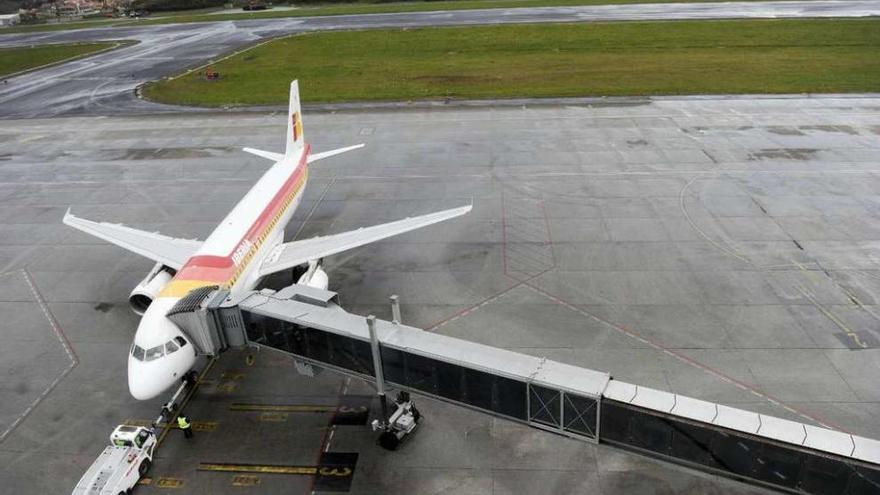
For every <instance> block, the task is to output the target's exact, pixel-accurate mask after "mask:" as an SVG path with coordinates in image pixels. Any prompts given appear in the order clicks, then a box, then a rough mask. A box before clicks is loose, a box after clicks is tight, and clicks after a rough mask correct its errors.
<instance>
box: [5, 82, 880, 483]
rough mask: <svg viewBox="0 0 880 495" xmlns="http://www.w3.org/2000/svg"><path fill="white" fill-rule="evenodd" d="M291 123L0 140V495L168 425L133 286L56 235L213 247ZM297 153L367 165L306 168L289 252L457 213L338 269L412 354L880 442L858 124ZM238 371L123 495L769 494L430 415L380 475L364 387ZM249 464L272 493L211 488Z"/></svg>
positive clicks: (869, 172)
mask: <svg viewBox="0 0 880 495" xmlns="http://www.w3.org/2000/svg"><path fill="white" fill-rule="evenodd" d="M284 125H285V124H284V119H283V118H282V117H280V116H278V115H272V114H269V113H265V114H261V113H206V114H204V115H200V114H185V115H153V116H135V117H122V116H115V117H88V116H83V117H64V118H53V119H29V120H16V121H9V120H8V121H3V122H0V143H2V149H3V153H2V155H0V334H2V335H3V338H4V342H3V345H2V346H0V373H2V376H3V377H4V379H3V380H2V383H0V396H2V398H3V400H2V401H0V484H2V485H0V486H3V487H4V488H3V490H4V491H9V492H10V493H20V494H29V493H35V494H36V493H65V492H67V491H69V490H70V489H71V488H72V487H73V485H74V484H75V483H76V481H77V480H78V479H79V476H80V475H81V474H82V472H83V470H84V469H85V468H86V467H87V466H88V465H89V464H90V463H91V462H92V460H93V459H94V458H95V456H96V455H97V454H98V453H99V452H100V451H101V449H102V448H103V446H104V445H105V443H106V442H107V437H108V435H109V433H110V431H111V430H112V429H113V427H114V426H115V425H117V424H119V423H121V422H126V421H128V422H133V423H137V422H142V421H145V420H149V419H150V418H153V417H155V415H156V413H157V412H158V409H159V407H160V405H161V402H162V400H157V401H149V402H137V401H135V400H133V399H132V398H131V397H129V396H128V393H127V387H126V378H125V370H126V355H127V350H128V347H129V345H130V342H131V339H132V336H133V333H134V329H135V327H136V324H137V316H136V315H134V314H133V313H132V312H131V311H130V310H129V309H128V307H127V303H126V299H127V295H128V293H129V291H130V290H131V289H132V287H134V286H135V285H136V284H137V282H138V281H139V280H140V279H141V278H142V277H143V276H144V275H145V273H146V272H147V271H148V270H149V268H150V266H151V264H150V262H148V261H146V260H144V259H142V258H140V257H138V256H136V255H133V254H129V253H126V252H124V251H122V250H121V249H118V248H116V247H114V246H110V245H107V244H105V243H102V242H101V241H99V240H97V239H94V238H90V237H88V236H86V235H83V234H81V233H79V232H76V231H73V230H71V229H69V228H68V227H65V226H63V225H62V224H61V217H62V215H63V214H64V211H65V210H66V209H67V208H68V206H72V208H73V211H74V212H75V213H76V214H78V215H81V216H83V217H86V218H91V219H95V220H105V221H112V222H123V223H125V224H128V225H131V226H133V227H136V228H142V229H147V230H159V231H161V232H163V233H165V234H168V235H173V236H181V237H193V236H199V237H204V236H205V235H206V234H207V233H209V232H210V231H211V230H212V229H213V227H214V225H215V223H216V222H217V221H218V220H219V219H220V218H222V217H223V215H225V213H226V212H227V211H228V210H229V209H230V208H231V207H232V206H233V205H234V204H235V202H236V201H237V200H238V199H239V198H240V197H241V195H242V194H244V192H245V191H247V190H248V188H249V187H250V185H251V184H252V183H253V182H254V181H255V179H256V178H257V177H258V176H259V175H260V174H261V173H262V172H263V171H264V170H265V169H266V167H267V166H268V163H266V161H265V160H261V159H259V158H256V157H253V156H251V155H247V154H244V153H242V152H240V151H237V149H238V148H239V147H241V146H254V147H257V148H263V149H270V150H272V149H279V148H280V147H282V145H283V143H282V136H283V133H284ZM305 133H306V136H307V139H308V140H309V141H310V142H311V143H312V144H313V146H314V148H315V150H316V151H322V150H326V149H331V148H334V147H338V146H344V145H347V144H353V143H357V142H362V141H363V142H366V143H367V148H365V149H364V150H360V151H358V152H356V153H351V154H348V155H343V156H340V157H337V158H334V159H332V160H326V161H322V162H320V164H319V165H318V166H315V167H314V168H313V170H312V174H311V176H310V183H309V185H308V188H307V192H306V194H307V197H306V201H304V203H303V205H302V206H301V207H300V209H299V211H298V213H297V215H296V216H295V219H294V221H293V222H292V223H291V224H290V225H289V226H288V229H287V237H288V238H292V237H295V236H296V237H298V238H307V237H311V236H314V235H318V234H324V233H333V232H340V231H343V230H348V229H351V228H355V227H358V226H366V225H371V224H374V223H379V222H384V221H390V220H394V219H399V218H403V217H406V216H409V215H414V214H420V213H426V212H429V211H434V210H436V209H441V208H444V207H450V206H455V205H459V204H461V203H462V202H468V201H470V200H471V199H473V202H474V211H473V212H472V213H470V214H469V215H467V216H466V217H463V218H461V219H457V220H455V221H453V222H447V223H445V224H441V225H437V226H433V227H431V228H428V229H424V230H421V231H418V232H414V233H411V234H407V235H406V236H401V237H399V238H395V239H390V240H388V241H385V242H381V243H378V244H374V245H371V246H367V247H364V248H362V249H358V250H355V251H353V252H350V253H346V254H343V255H339V256H335V257H332V258H330V259H328V260H327V268H328V272H329V274H330V280H331V282H330V283H331V289H333V290H336V291H338V292H339V294H340V297H341V301H342V304H343V306H344V307H346V308H347V309H348V310H350V311H353V312H356V313H360V314H367V313H374V314H377V315H380V316H382V317H386V318H387V317H388V315H389V313H390V308H389V307H388V305H387V297H388V296H389V295H391V294H395V293H396V294H399V295H400V296H401V300H402V310H403V319H404V321H405V322H407V323H408V324H411V325H415V326H419V327H422V328H425V329H426V330H428V331H432V332H438V333H442V334H446V335H452V336H456V337H460V338H464V339H468V340H473V341H477V342H481V343H487V344H490V345H495V346H500V347H505V348H510V349H516V350H518V351H520V352H525V353H529V354H533V355H537V356H547V357H548V358H551V359H555V360H558V361H563V362H567V363H572V364H575V365H580V366H585V367H588V368H592V369H597V370H603V371H608V372H610V373H611V374H612V375H613V376H614V377H616V378H618V379H621V380H625V381H628V382H632V383H637V384H641V385H645V386H649V387H653V388H657V389H662V390H668V391H672V392H678V393H682V394H685V395H688V396H692V397H697V398H701V399H705V400H710V401H714V402H719V403H722V404H728V405H733V406H736V407H740V408H744V409H750V410H754V411H757V412H761V413H766V414H771V415H774V416H779V417H784V418H790V419H794V420H797V421H802V422H806V423H810V424H826V425H830V426H832V427H835V428H839V429H842V430H845V431H849V432H852V433H855V434H859V435H863V436H867V437H872V438H878V437H880V420H878V418H877V415H876V414H875V413H876V411H877V408H878V401H880V387H878V385H877V380H876V376H877V374H878V371H880V354H878V352H880V351H878V349H877V347H878V345H880V317H878V315H880V308H878V305H877V301H878V298H880V224H878V222H877V218H878V213H880V196H878V193H877V191H878V190H880V170H878V163H880V100H878V99H877V98H876V97H870V96H862V97H812V98H796V97H788V98H773V97H762V98H749V97H741V98H711V97H704V98H698V99H657V100H645V101H643V102H641V103H639V104H631V105H594V106H591V105H578V106H574V105H572V106H543V107H539V108H522V107H519V108H513V107H509V108H492V109H471V108H458V109H420V110H408V111H400V110H394V109H385V110H373V111H370V112H365V111H359V112H346V111H337V112H336V113H311V114H306V116H305ZM522 280H528V281H529V284H527V285H526V284H523V283H522V282H521V281H522ZM275 283H284V281H283V280H276V281H275ZM631 335H636V336H638V337H639V339H635V338H633V337H632V336H631ZM248 354H249V353H248V352H246V351H242V352H234V353H229V354H226V355H224V356H223V357H222V358H221V359H220V360H219V361H218V362H217V364H216V365H215V366H214V367H213V368H212V369H211V370H210V371H209V372H208V373H207V375H206V378H205V382H204V383H203V385H202V387H201V388H200V390H199V392H198V393H197V394H196V395H195V397H194V399H193V400H192V402H191V403H190V404H189V405H188V406H187V411H188V413H189V415H190V417H191V418H192V419H193V420H194V421H196V424H197V431H196V437H195V439H194V441H192V442H186V441H185V440H184V439H183V437H182V435H179V432H176V431H172V432H171V433H172V434H171V435H170V436H168V437H167V439H166V441H165V443H164V444H163V446H162V447H161V449H160V450H159V454H158V458H157V460H156V463H155V464H154V466H153V470H152V472H151V476H150V480H149V484H147V485H144V486H142V487H140V488H139V489H138V490H139V493H310V492H311V491H312V490H318V491H320V492H322V493H323V492H327V493H330V492H331V491H333V490H339V491H340V492H344V491H346V490H348V491H349V492H350V493H358V494H376V493H400V494H404V493H405V494H411V493H436V492H444V493H459V494H484V493H497V494H534V493H548V494H550V493H552V494H559V493H597V494H598V493H602V494H615V493H621V494H623V493H633V492H637V493H644V492H652V493H707V492H709V493H761V492H763V490H762V489H760V488H756V487H753V486H748V485H744V484H740V483H736V482H734V481H731V480H727V479H722V478H718V477H714V476H709V475H706V474H702V473H698V472H696V471H693V470H690V469H687V468H683V467H679V466H674V465H670V464H667V463H663V462H660V461H655V460H652V459H648V458H646V457H642V456H639V455H635V454H631V453H627V452H622V451H620V450H617V449H614V448H611V447H608V446H605V445H598V446H596V445H591V444H587V443H583V442H578V441H574V440H571V439H568V438H564V437H560V436H557V435H554V434H549V433H545V432H541V431H538V430H533V429H529V428H527V427H524V426H520V425H516V424H512V423H509V422H507V421H505V420H501V419H496V418H492V417H488V416H485V415H483V414H481V413H478V412H475V411H470V410H462V409H458V408H456V407H454V406H451V405H449V404H445V403H440V402H437V401H434V400H430V399H425V398H417V402H418V404H419V408H420V409H421V410H422V412H423V413H424V415H425V418H426V421H425V422H424V424H423V425H422V427H421V429H420V431H419V432H418V433H417V434H416V436H415V437H414V438H413V439H412V440H411V442H410V443H408V444H406V445H405V446H404V448H403V449H402V450H400V451H398V452H395V453H389V452H385V451H382V450H381V449H379V448H378V447H377V446H376V445H375V444H374V441H375V434H374V433H372V432H371V431H370V430H369V428H368V427H367V426H365V425H364V424H363V422H364V421H366V420H367V419H369V418H370V417H372V416H371V415H374V414H375V406H374V404H373V403H372V402H371V401H369V400H368V399H366V398H365V396H369V395H370V394H371V391H370V389H369V387H367V386H366V385H365V384H363V383H361V382H359V381H358V380H354V379H346V378H343V377H341V376H338V375H335V374H333V373H330V372H324V373H321V374H320V375H318V376H317V377H315V378H308V377H305V376H301V375H299V374H297V373H296V370H295V369H294V366H293V363H292V362H291V361H290V360H289V359H286V358H284V357H283V356H279V355H275V354H273V353H271V352H266V351H262V352H259V353H254V357H253V359H252V360H251V359H248ZM694 363H696V364H698V365H699V366H697V365H695V364H694ZM267 405H269V406H272V407H271V408H268V409H267V408H265V407H262V406H267ZM258 406H260V407H258ZM261 407H262V408H261ZM342 408H344V409H342ZM363 409H366V410H367V411H366V415H367V418H364V417H363V415H360V413H357V414H354V415H351V414H350V413H351V412H352V411H355V412H357V411H362V410H363ZM346 414H348V416H346ZM343 416H345V417H346V421H344V422H342V423H340V421H339V418H340V417H343ZM325 452H327V453H329V454H325ZM331 454H332V455H331ZM241 464H255V465H257V466H269V465H271V466H275V467H279V466H280V467H281V468H283V470H284V472H283V473H282V474H270V473H267V472H265V471H257V472H249V473H243V472H235V473H231V472H223V471H218V470H216V469H214V468H216V466H217V465H227V466H228V465H241ZM212 467H213V468H212ZM320 473H323V474H320ZM337 478H338V479H337Z"/></svg>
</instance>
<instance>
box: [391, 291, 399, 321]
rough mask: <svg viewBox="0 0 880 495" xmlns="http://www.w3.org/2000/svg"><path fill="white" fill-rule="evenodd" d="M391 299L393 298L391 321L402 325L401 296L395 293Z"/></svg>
mask: <svg viewBox="0 0 880 495" xmlns="http://www.w3.org/2000/svg"><path fill="white" fill-rule="evenodd" d="M389 299H391V323H394V324H395V325H400V322H401V320H400V297H398V296H397V294H394V295H393V296H391V297H390V298H389Z"/></svg>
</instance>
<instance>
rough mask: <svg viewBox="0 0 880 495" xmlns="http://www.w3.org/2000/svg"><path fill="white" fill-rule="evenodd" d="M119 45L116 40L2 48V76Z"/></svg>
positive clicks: (0, 67)
mask: <svg viewBox="0 0 880 495" xmlns="http://www.w3.org/2000/svg"><path fill="white" fill-rule="evenodd" d="M117 45H119V43H116V42H104V43H76V44H70V45H40V46H29V47H22V48H0V77H2V76H7V75H9V74H13V73H16V72H21V71H25V70H29V69H34V68H37V67H40V66H43V65H48V64H53V63H57V62H61V61H64V60H67V59H71V58H75V57H82V56H85V55H88V54H90V53H94V52H97V51H101V50H105V49H107V48H112V47H114V46H117Z"/></svg>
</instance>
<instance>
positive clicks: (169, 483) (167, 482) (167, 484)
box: [156, 478, 183, 488]
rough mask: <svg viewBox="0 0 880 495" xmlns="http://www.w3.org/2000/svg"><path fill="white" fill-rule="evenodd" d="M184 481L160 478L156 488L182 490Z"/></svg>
mask: <svg viewBox="0 0 880 495" xmlns="http://www.w3.org/2000/svg"><path fill="white" fill-rule="evenodd" d="M181 486H183V480H182V479H179V478H159V479H158V480H156V488H180V487H181Z"/></svg>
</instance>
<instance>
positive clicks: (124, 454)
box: [73, 425, 156, 495]
mask: <svg viewBox="0 0 880 495" xmlns="http://www.w3.org/2000/svg"><path fill="white" fill-rule="evenodd" d="M155 449H156V434H155V433H154V432H153V430H151V429H149V428H144V427H142V426H127V425H119V426H117V427H116V429H115V430H113V433H112V434H110V446H108V447H107V448H105V449H104V451H103V452H101V455H99V456H98V458H97V459H95V462H94V463H92V465H91V467H89V469H88V470H87V471H86V473H85V474H84V475H83V477H82V479H80V480H79V483H77V484H76V488H74V489H73V495H85V494H89V495H99V494H100V495H119V494H123V495H124V494H128V493H131V490H132V489H133V488H134V486H135V485H136V484H137V482H138V481H139V480H140V479H141V478H142V477H143V476H144V475H145V474H147V471H149V469H150V464H151V463H152V462H153V451H154V450H155Z"/></svg>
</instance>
